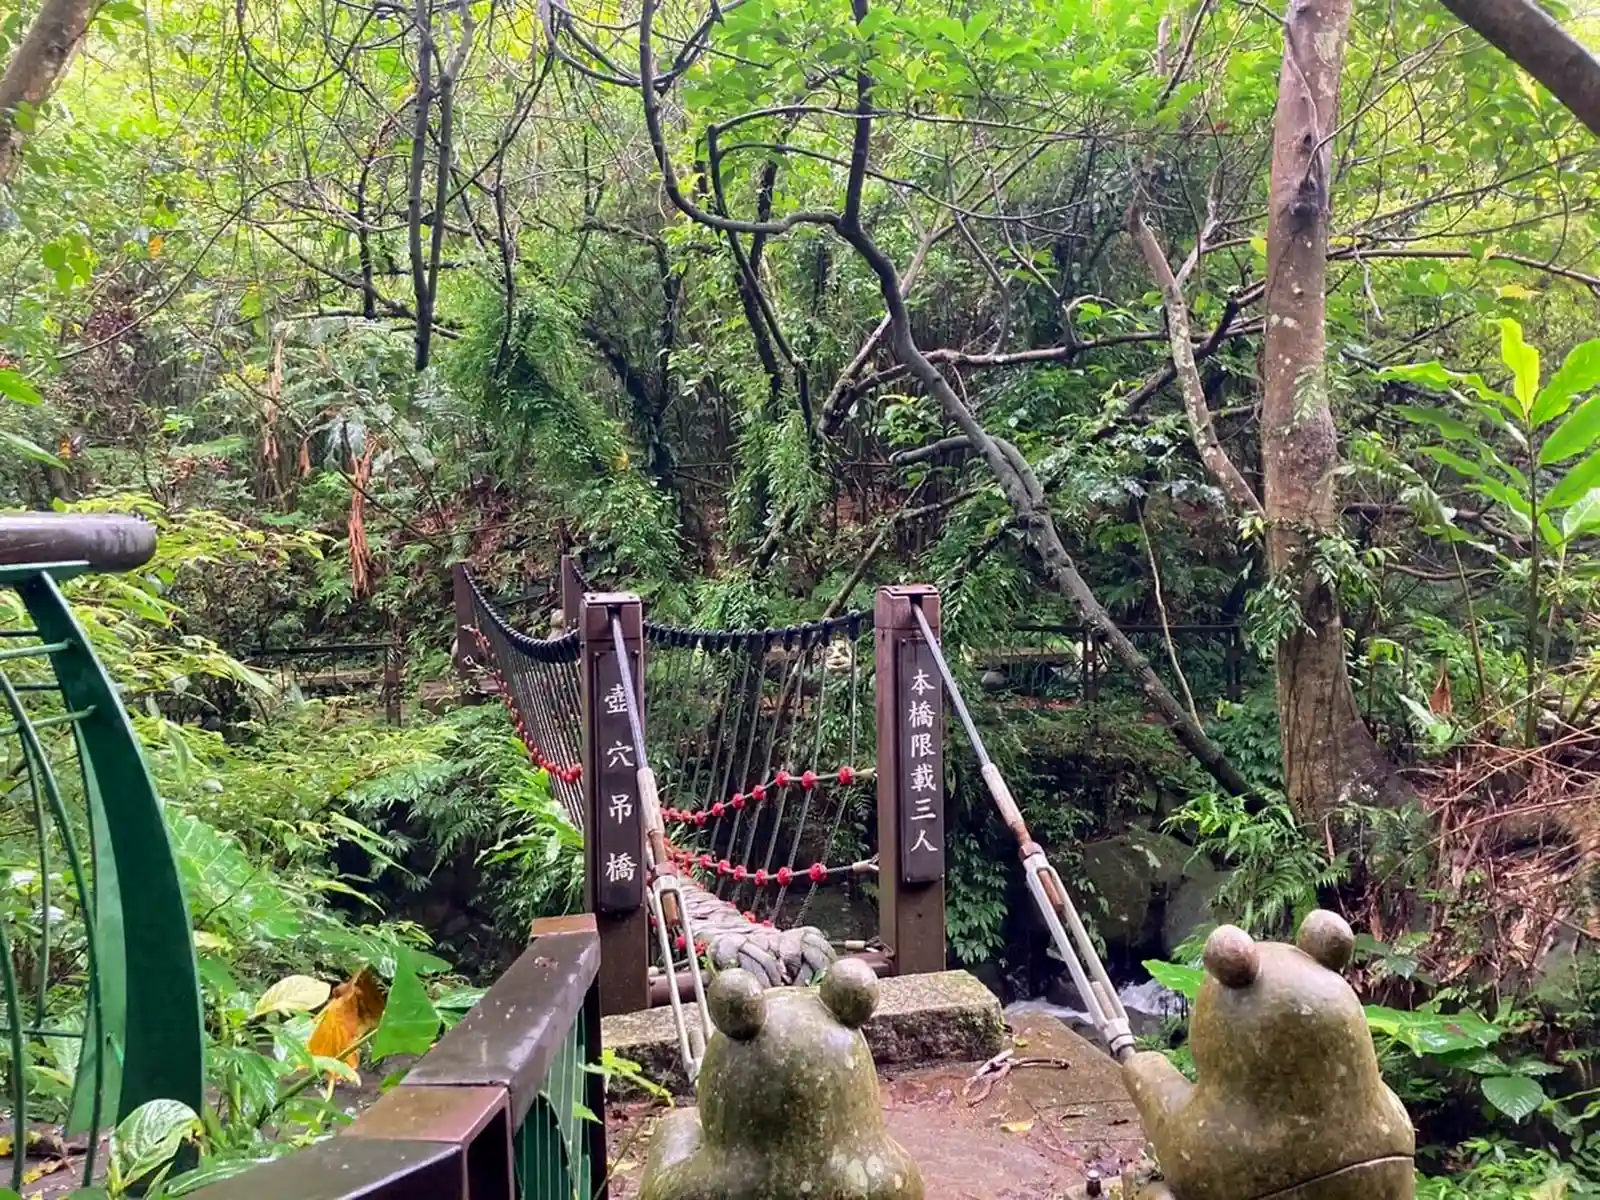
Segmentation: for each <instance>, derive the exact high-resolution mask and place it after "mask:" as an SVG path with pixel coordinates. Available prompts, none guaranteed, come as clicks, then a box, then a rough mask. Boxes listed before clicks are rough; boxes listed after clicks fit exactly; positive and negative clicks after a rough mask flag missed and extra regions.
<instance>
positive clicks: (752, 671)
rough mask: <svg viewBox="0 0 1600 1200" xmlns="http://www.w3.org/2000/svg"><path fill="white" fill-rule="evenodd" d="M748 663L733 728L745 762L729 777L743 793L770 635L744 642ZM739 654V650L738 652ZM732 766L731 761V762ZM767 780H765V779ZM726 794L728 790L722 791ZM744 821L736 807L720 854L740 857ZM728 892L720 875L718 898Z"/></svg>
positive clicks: (750, 637)
mask: <svg viewBox="0 0 1600 1200" xmlns="http://www.w3.org/2000/svg"><path fill="white" fill-rule="evenodd" d="M741 643H742V645H741V646H740V647H739V649H742V651H743V654H744V659H745V671H744V684H743V686H742V687H741V688H740V692H739V724H738V725H737V726H735V727H734V737H735V739H737V740H742V741H743V743H744V760H743V762H742V763H741V764H740V766H739V771H738V774H737V775H732V774H730V782H731V783H732V784H733V786H735V787H737V788H738V789H739V791H740V792H741V793H743V792H745V791H746V790H747V788H748V787H749V784H750V778H751V776H750V764H751V760H752V759H753V758H754V756H755V747H756V736H757V733H758V731H759V730H760V728H761V698H762V696H763V695H764V694H765V692H766V681H767V658H766V654H767V647H768V644H769V642H768V639H767V635H766V634H763V633H752V634H748V635H746V637H745V638H743V639H741ZM736 652H737V650H736ZM746 720H748V722H749V733H748V735H746V734H744V732H743V729H744V725H745V722H746ZM730 765H731V759H730ZM763 778H764V776H763ZM723 794H724V795H726V794H727V789H726V788H724V789H723ZM757 806H758V804H751V805H750V806H749V807H750V808H751V809H752V814H751V818H750V819H751V821H752V823H753V822H754V821H755V814H754V811H753V810H754V809H755V808H756V807H757ZM743 820H744V808H743V807H735V808H734V810H733V827H732V829H731V830H730V831H729V833H728V835H727V841H726V842H724V843H722V845H721V853H722V855H723V857H725V858H729V859H732V858H737V857H738V842H739V826H740V825H741V823H742V822H743ZM721 832H722V821H721V820H719V821H718V822H717V828H716V829H715V830H713V831H712V835H711V845H712V849H713V850H716V849H717V848H718V840H719V835H720V834H721ZM726 890H727V880H726V879H725V878H724V877H723V876H721V875H720V874H719V875H718V876H717V895H718V896H721V895H722V894H723V893H724V892H725V891H726Z"/></svg>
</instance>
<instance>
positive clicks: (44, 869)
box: [22, 745, 50, 1025]
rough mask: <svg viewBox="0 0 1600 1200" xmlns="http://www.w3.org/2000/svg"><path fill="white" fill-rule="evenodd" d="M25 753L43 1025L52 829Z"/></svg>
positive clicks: (37, 1006)
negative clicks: (35, 845) (35, 840)
mask: <svg viewBox="0 0 1600 1200" xmlns="http://www.w3.org/2000/svg"><path fill="white" fill-rule="evenodd" d="M22 757H23V761H24V762H25V763H26V764H27V771H28V791H29V792H30V793H32V795H33V828H34V832H35V833H37V834H38V836H39V931H40V932H39V990H38V995H37V998H36V1000H35V1002H34V1009H33V1023H34V1024H35V1025H43V1024H44V1017H45V1002H46V1000H47V999H48V997H49V991H50V831H49V829H48V827H47V826H46V824H45V817H44V794H43V792H42V791H41V790H40V788H39V772H38V769H37V765H36V764H35V762H34V759H33V754H32V752H31V751H29V750H28V748H27V746H26V745H24V746H23V750H22Z"/></svg>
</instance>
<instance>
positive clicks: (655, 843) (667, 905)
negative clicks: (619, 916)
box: [610, 609, 711, 1082]
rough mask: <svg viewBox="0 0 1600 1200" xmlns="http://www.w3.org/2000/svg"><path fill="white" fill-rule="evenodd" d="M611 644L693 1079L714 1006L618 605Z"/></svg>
mask: <svg viewBox="0 0 1600 1200" xmlns="http://www.w3.org/2000/svg"><path fill="white" fill-rule="evenodd" d="M610 616H611V644H612V647H613V649H614V652H615V653H616V656H617V670H618V672H619V673H620V675H621V682H622V694H623V702H624V705H625V707H626V709H627V713H628V733H629V736H630V737H631V738H632V740H633V752H634V761H635V762H636V763H637V764H638V765H637V766H636V767H635V768H634V772H635V773H634V778H635V780H636V781H637V784H638V789H639V805H640V808H641V810H642V816H643V817H644V826H645V844H644V853H645V859H646V863H647V865H648V868H649V880H650V887H649V896H650V910H651V915H652V916H654V918H655V926H656V938H657V941H658V943H659V945H660V948H661V956H662V959H663V960H664V962H665V963H666V969H667V978H668V984H669V986H668V987H667V998H668V1001H669V1002H670V1003H671V1005H672V1020H673V1024H674V1025H675V1026H676V1027H677V1032H678V1051H679V1053H680V1054H681V1055H682V1056H683V1065H684V1069H685V1070H686V1071H687V1072H688V1075H689V1079H690V1080H691V1082H692V1081H693V1080H694V1079H696V1078H697V1077H698V1076H699V1074H700V1063H701V1061H702V1060H703V1059H704V1058H705V1052H706V1041H707V1040H708V1039H709V1037H710V1036H711V1011H710V1009H709V1008H707V1007H706V989H705V980H704V979H703V978H702V977H701V973H700V961H699V956H698V955H697V954H696V952H695V945H696V942H695V936H694V925H693V922H692V921H691V919H690V916H689V906H688V904H687V903H685V901H684V895H683V889H682V888H681V887H680V886H679V883H678V876H677V873H676V872H675V871H674V870H673V867H672V860H671V859H670V858H669V857H668V856H667V850H666V827H665V825H664V824H663V822H662V819H661V799H660V796H659V795H658V794H657V792H656V777H655V773H654V772H653V771H652V770H651V769H650V765H649V759H648V758H647V757H646V755H647V751H646V749H645V742H644V722H643V721H642V720H640V718H639V693H638V692H637V690H636V689H635V688H634V681H633V663H632V661H631V656H630V655H629V653H628V643H627V640H626V639H625V638H624V637H623V633H622V618H621V616H620V615H619V614H618V613H617V611H616V610H615V609H613V610H612V611H611V614H610ZM669 914H670V917H671V919H672V921H674V922H676V923H677V924H678V925H679V926H680V928H681V929H682V930H683V944H684V948H685V957H686V958H687V960H688V963H687V965H688V969H689V976H690V979H691V980H692V981H693V985H694V1003H695V1019H693V1020H691V1019H690V1018H689V1017H688V1016H687V1015H686V1014H685V1012H684V1007H683V998H682V997H681V996H679V995H678V989H677V987H676V985H675V984H674V983H673V976H674V975H675V965H676V964H675V960H674V956H673V953H672V932H671V930H670V929H669V928H668V924H669Z"/></svg>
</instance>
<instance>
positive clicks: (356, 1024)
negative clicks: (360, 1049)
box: [306, 967, 384, 1069]
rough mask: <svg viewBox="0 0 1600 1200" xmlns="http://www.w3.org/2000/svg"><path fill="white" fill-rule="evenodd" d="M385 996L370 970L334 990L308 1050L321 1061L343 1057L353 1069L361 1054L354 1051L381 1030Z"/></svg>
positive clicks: (366, 969) (363, 969)
mask: <svg viewBox="0 0 1600 1200" xmlns="http://www.w3.org/2000/svg"><path fill="white" fill-rule="evenodd" d="M383 1005H384V994H383V988H382V987H380V986H379V984H378V976H377V974H376V973H375V972H374V971H373V970H372V968H371V967H362V968H361V970H360V971H358V972H357V973H356V974H355V976H354V977H353V978H351V979H348V980H346V981H345V982H344V983H341V984H340V985H339V986H338V987H336V988H334V989H333V997H332V998H331V999H330V1000H329V1001H328V1004H327V1007H325V1008H324V1009H323V1010H322V1012H321V1013H320V1014H318V1016H317V1024H316V1027H315V1028H314V1029H313V1030H312V1031H311V1038H310V1040H309V1041H307V1042H306V1049H307V1050H309V1051H311V1053H312V1054H315V1055H318V1056H319V1057H322V1058H342V1059H343V1060H344V1062H345V1064H346V1065H347V1066H349V1067H350V1068H352V1069H354V1068H355V1066H356V1064H357V1062H358V1061H360V1055H359V1053H357V1052H356V1051H354V1050H353V1049H352V1047H353V1046H354V1045H355V1044H356V1043H357V1042H359V1041H360V1040H361V1039H362V1038H364V1037H366V1036H367V1034H369V1033H371V1032H372V1031H373V1030H374V1029H376V1028H377V1027H378V1022H379V1021H380V1020H382V1018H383Z"/></svg>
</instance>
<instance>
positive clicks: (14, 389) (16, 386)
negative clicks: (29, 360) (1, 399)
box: [0, 367, 44, 404]
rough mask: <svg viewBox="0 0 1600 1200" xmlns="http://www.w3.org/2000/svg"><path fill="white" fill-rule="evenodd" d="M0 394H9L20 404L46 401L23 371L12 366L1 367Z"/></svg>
mask: <svg viewBox="0 0 1600 1200" xmlns="http://www.w3.org/2000/svg"><path fill="white" fill-rule="evenodd" d="M0 396H9V397H11V399H13V400H15V401H17V402H18V403H20V404H43V403H44V399H43V397H41V396H40V395H39V393H38V392H36V391H34V388H33V384H31V383H29V382H28V380H27V378H26V377H25V376H24V375H23V374H22V372H21V371H16V370H13V369H12V368H10V367H5V368H0Z"/></svg>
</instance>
